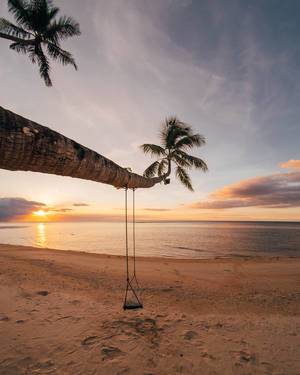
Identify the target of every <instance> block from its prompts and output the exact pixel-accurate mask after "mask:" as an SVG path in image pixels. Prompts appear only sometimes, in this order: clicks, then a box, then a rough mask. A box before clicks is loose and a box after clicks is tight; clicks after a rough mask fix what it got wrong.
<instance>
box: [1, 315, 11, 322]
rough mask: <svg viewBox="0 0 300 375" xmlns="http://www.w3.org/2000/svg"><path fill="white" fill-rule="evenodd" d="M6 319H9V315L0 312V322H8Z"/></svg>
mask: <svg viewBox="0 0 300 375" xmlns="http://www.w3.org/2000/svg"><path fill="white" fill-rule="evenodd" d="M8 321H9V317H8V316H7V315H5V314H1V313H0V322H8Z"/></svg>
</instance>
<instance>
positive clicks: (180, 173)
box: [176, 166, 194, 191]
mask: <svg viewBox="0 0 300 375" xmlns="http://www.w3.org/2000/svg"><path fill="white" fill-rule="evenodd" d="M176 177H177V178H178V179H179V180H180V182H181V183H182V184H183V185H184V186H185V187H186V188H188V189H189V190H190V191H194V189H193V187H192V183H191V178H190V176H189V175H188V173H187V172H186V170H185V169H183V168H181V167H180V166H177V167H176Z"/></svg>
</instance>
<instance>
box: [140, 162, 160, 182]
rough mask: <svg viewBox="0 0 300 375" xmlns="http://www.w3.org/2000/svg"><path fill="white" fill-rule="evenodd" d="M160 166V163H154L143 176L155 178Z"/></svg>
mask: <svg viewBox="0 0 300 375" xmlns="http://www.w3.org/2000/svg"><path fill="white" fill-rule="evenodd" d="M158 166H159V161H155V162H154V163H152V164H151V165H149V167H148V168H147V169H146V170H145V172H144V174H143V176H144V177H148V178H151V177H153V176H155V174H156V173H157V170H158Z"/></svg>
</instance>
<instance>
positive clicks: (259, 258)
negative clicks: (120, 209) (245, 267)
mask: <svg viewBox="0 0 300 375" xmlns="http://www.w3.org/2000/svg"><path fill="white" fill-rule="evenodd" d="M4 246H5V247H9V248H11V250H19V249H24V250H25V251H37V250H44V251H49V252H63V253H66V254H69V253H74V254H89V255H96V256H99V257H103V258H122V259H123V258H125V254H124V255H116V254H109V253H96V252H94V251H84V250H66V249H55V248H49V247H38V246H28V245H15V244H8V243H0V250H1V248H3V247H4ZM124 253H125V250H124ZM129 258H132V255H130V256H129ZM136 259H137V260H148V261H151V260H155V261H158V260H168V261H171V260H172V261H173V260H174V261H179V262H188V263H189V262H196V263H197V262H214V261H230V260H232V261H233V260H239V259H240V260H241V261H243V260H246V261H251V260H257V261H263V262H268V261H270V260H271V261H272V260H285V259H299V260H300V255H299V256H291V255H278V256H274V255H270V256H267V255H255V256H254V255H253V256H252V255H242V254H236V255H232V254H230V255H228V256H219V255H217V256H215V257H211V258H176V257H172V256H169V257H167V256H165V257H163V256H161V257H158V256H157V257H154V256H140V255H137V256H136Z"/></svg>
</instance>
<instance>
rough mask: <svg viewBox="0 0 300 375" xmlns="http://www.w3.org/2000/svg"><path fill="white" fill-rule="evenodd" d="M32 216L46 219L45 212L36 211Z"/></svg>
mask: <svg viewBox="0 0 300 375" xmlns="http://www.w3.org/2000/svg"><path fill="white" fill-rule="evenodd" d="M33 215H35V216H39V217H46V216H47V212H45V211H44V210H38V211H34V212H33Z"/></svg>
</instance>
